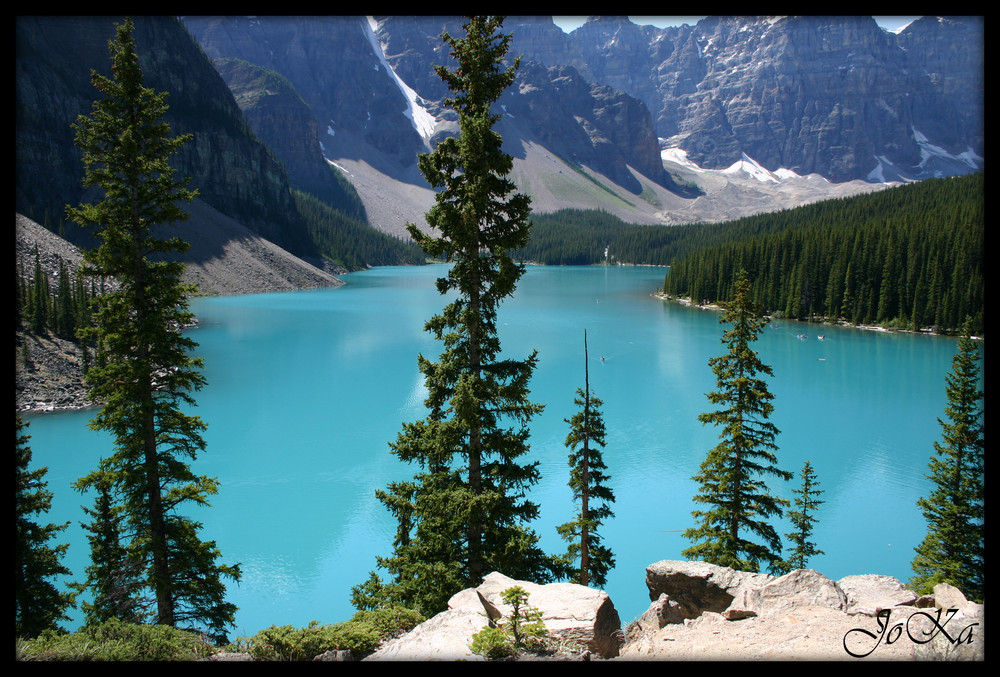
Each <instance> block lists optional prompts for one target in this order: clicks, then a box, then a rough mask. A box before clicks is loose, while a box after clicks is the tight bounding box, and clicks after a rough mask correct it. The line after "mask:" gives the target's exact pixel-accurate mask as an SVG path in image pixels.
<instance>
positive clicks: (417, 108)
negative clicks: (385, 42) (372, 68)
mask: <svg viewBox="0 0 1000 677" xmlns="http://www.w3.org/2000/svg"><path fill="white" fill-rule="evenodd" d="M367 19H368V21H366V22H364V31H365V37H366V38H368V42H369V44H371V46H372V51H373V52H374V53H375V56H377V57H378V59H379V61H380V62H381V63H382V67H383V68H385V71H386V73H388V74H389V75H390V76H391V77H392V79H393V82H395V83H396V86H397V87H399V91H401V92H402V93H403V96H404V97H405V98H406V103H407V108H406V110H405V111H403V114H404V115H406V117H408V118H409V119H410V123H411V124H412V125H413V128H414V129H415V130H417V133H418V134H420V136H421V138H422V139H423V140H424V143H425V144H426V145H427V147H428V149H430V140H431V137H432V136H433V135H434V127H435V126H436V125H437V119H436V118H435V117H434V116H433V115H432V114H431V113H430V112H428V111H427V109H426V108H424V107H423V105H422V102H423V99H421V98H420V96H419V95H418V94H417V93H416V92H415V91H413V89H412V88H411V87H410V86H409V85H407V84H406V83H405V82H403V80H402V78H400V77H399V76H398V75H397V74H396V71H395V70H393V68H392V66H390V65H389V61H388V60H387V59H386V58H385V52H383V51H382V45H381V44H379V41H378V38H376V37H375V28H376V27H377V25H378V24H377V22H376V20H375V18H374V17H371V16H369V17H367Z"/></svg>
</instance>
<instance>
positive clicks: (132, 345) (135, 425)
mask: <svg viewBox="0 0 1000 677" xmlns="http://www.w3.org/2000/svg"><path fill="white" fill-rule="evenodd" d="M132 30H133V24H132V21H131V20H130V19H126V20H125V22H124V23H123V24H121V25H118V26H116V36H117V37H116V39H115V40H112V41H110V43H109V47H110V52H111V61H112V67H111V70H112V77H111V78H108V77H105V76H102V75H100V74H99V73H97V72H96V71H92V73H91V82H92V83H93V84H94V86H95V87H96V88H97V89H98V90H100V91H101V92H102V93H103V94H104V95H105V98H103V99H99V100H97V101H95V102H94V105H93V110H92V115H91V116H90V117H87V116H83V115H81V116H79V117H78V118H77V121H76V124H75V125H74V128H75V129H76V132H77V135H76V142H77V145H78V146H79V147H80V148H81V149H82V150H83V162H84V170H85V171H84V181H83V183H84V186H85V187H88V188H89V187H92V186H97V187H99V188H100V189H101V190H102V191H103V199H101V200H100V201H99V202H96V203H92V204H81V205H80V206H79V207H76V208H73V207H68V208H67V212H68V214H69V216H70V217H71V218H72V219H73V220H75V221H76V222H78V223H79V224H80V225H82V226H89V225H91V224H94V225H96V226H97V236H98V238H99V240H100V245H99V246H98V247H97V248H96V249H94V250H91V251H88V252H86V253H85V256H84V270H85V272H86V274H88V275H90V276H93V277H96V278H99V279H101V280H104V279H114V280H115V281H116V282H117V284H118V288H117V289H116V290H114V291H111V292H109V293H106V294H103V295H101V296H99V297H97V298H96V299H95V300H94V314H93V320H94V322H95V323H96V326H95V327H92V328H87V329H86V330H84V336H85V337H87V338H95V339H96V345H97V354H96V363H95V364H93V365H92V366H91V367H90V368H89V369H88V371H87V377H86V378H87V384H88V385H89V387H90V393H91V396H92V397H93V398H94V399H95V400H96V401H99V402H103V403H104V404H103V407H102V409H101V410H100V412H99V413H98V414H97V416H96V417H95V418H94V419H93V420H92V422H91V427H92V428H94V429H98V430H106V431H108V432H109V433H110V434H111V435H112V436H113V437H114V440H115V451H114V453H113V454H112V455H111V456H109V457H107V458H105V459H103V460H102V461H101V464H100V467H99V469H98V470H97V471H95V472H93V473H91V474H90V475H88V476H86V477H84V478H82V479H81V480H80V481H79V483H78V486H79V488H81V489H87V488H89V487H95V488H96V487H98V485H99V483H101V482H109V483H110V489H109V490H110V491H111V494H112V496H113V497H114V499H115V501H117V502H118V503H116V505H119V506H120V507H121V510H122V512H123V514H124V515H125V520H126V523H127V525H128V531H129V534H130V540H129V543H128V544H127V547H128V549H129V558H130V559H131V560H132V561H134V562H141V566H142V568H143V571H144V578H143V586H144V587H145V589H146V590H145V591H146V594H147V595H149V596H151V597H152V599H153V600H154V604H155V608H156V611H155V614H154V616H153V620H154V621H155V622H156V623H157V624H161V625H171V626H175V627H180V626H181V624H183V623H188V622H190V623H192V626H193V627H198V626H202V627H206V628H207V630H208V633H209V634H210V635H211V636H212V637H213V638H215V639H222V638H224V637H225V631H224V628H225V627H226V626H227V625H231V624H232V623H233V617H234V613H235V607H234V606H233V605H232V604H228V603H226V602H225V601H224V588H223V587H222V584H221V582H220V579H221V578H222V577H226V578H231V579H233V580H238V578H239V568H238V566H224V565H220V564H218V563H216V561H215V559H216V556H217V555H218V551H217V550H215V547H214V542H207V543H200V542H197V543H195V542H194V541H192V539H193V538H195V540H196V537H195V536H194V532H196V531H197V530H198V528H200V525H199V524H198V523H197V522H194V521H192V520H190V519H189V518H186V517H181V516H179V515H178V514H177V511H178V509H179V508H180V507H183V506H193V505H204V504H206V503H207V498H206V497H207V496H208V495H210V494H213V493H215V492H216V491H217V483H216V481H215V480H214V479H212V478H208V477H200V476H196V475H195V474H194V473H193V472H192V471H191V468H190V465H189V463H188V462H187V460H188V459H190V460H193V459H195V458H196V457H197V455H198V453H199V452H201V451H203V450H204V447H205V443H204V440H203V438H202V430H204V428H205V424H204V423H203V422H202V421H201V419H200V418H198V417H196V416H192V415H189V414H187V413H185V412H183V411H182V409H181V407H182V405H189V406H193V405H194V404H195V402H194V398H193V396H192V391H195V390H198V389H200V388H201V387H202V385H203V384H204V377H203V376H202V374H201V366H202V365H201V360H200V359H199V358H194V357H192V356H191V355H190V352H191V351H192V350H193V348H194V347H195V345H196V344H195V343H194V342H193V341H192V340H191V339H190V338H188V337H185V336H184V335H183V334H182V328H183V327H184V326H186V325H188V324H190V322H191V320H192V314H191V312H190V311H189V310H188V302H187V297H188V295H189V294H190V293H191V292H192V290H193V288H192V287H191V286H189V285H185V284H182V283H181V282H180V275H181V273H182V271H183V269H184V266H183V264H182V263H180V262H178V261H176V260H173V261H172V260H169V258H168V256H167V255H171V254H177V253H181V252H183V251H185V250H186V249H187V246H188V245H187V243H185V242H183V241H182V240H180V239H179V238H177V237H171V238H167V239H161V238H157V237H156V236H155V235H154V234H153V229H154V227H156V226H161V225H162V226H165V225H168V224H173V223H175V222H177V221H179V220H182V219H184V218H186V217H187V215H186V213H185V212H184V211H183V210H182V209H181V207H180V205H179V204H178V203H180V202H188V201H190V200H191V199H192V198H193V197H194V195H195V193H194V192H193V191H190V190H188V189H187V188H186V184H187V180H186V179H185V180H176V179H175V178H174V170H173V168H172V167H171V166H170V164H169V158H170V157H171V156H172V155H173V154H174V153H175V152H176V151H177V150H178V148H179V147H180V146H181V145H182V144H183V143H185V142H186V141H187V140H188V139H189V136H180V137H176V138H171V137H170V136H169V133H170V130H169V126H168V125H167V124H166V123H165V122H163V121H162V117H163V115H164V113H165V112H166V109H167V105H166V96H167V94H166V93H165V92H163V93H159V94H157V93H155V92H153V91H152V90H151V89H148V88H146V87H144V86H143V84H142V70H141V68H140V67H139V61H138V57H137V54H136V49H135V42H134V39H133V36H132ZM194 581H198V583H197V584H195V583H194ZM195 587H197V589H194V588H195ZM206 595H207V596H206Z"/></svg>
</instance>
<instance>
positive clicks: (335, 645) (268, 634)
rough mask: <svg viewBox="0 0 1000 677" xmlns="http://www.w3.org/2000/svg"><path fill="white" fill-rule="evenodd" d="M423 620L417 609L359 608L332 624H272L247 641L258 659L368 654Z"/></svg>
mask: <svg viewBox="0 0 1000 677" xmlns="http://www.w3.org/2000/svg"><path fill="white" fill-rule="evenodd" d="M423 620H424V618H423V616H421V615H420V614H419V613H417V612H416V611H411V610H410V609H403V608H399V607H388V608H381V609H371V610H366V611H359V612H357V613H356V614H354V616H352V617H351V620H349V621H345V622H343V623H335V624H332V625H330V624H328V625H320V624H319V622H318V621H311V622H310V623H309V625H308V626H307V627H305V628H294V627H292V626H291V625H282V626H274V625H272V626H271V627H269V628H267V629H266V630H261V631H260V632H258V633H257V634H256V635H254V636H253V637H251V638H250V639H249V640H247V641H246V644H247V646H246V650H247V652H248V653H249V654H250V655H251V657H253V659H254V660H258V661H311V660H312V659H313V658H315V657H316V656H319V655H320V654H322V653H325V652H327V651H335V650H338V649H339V650H342V651H343V650H346V651H350V652H351V653H352V654H354V655H355V656H364V655H366V654H370V653H372V652H373V651H375V649H377V648H378V646H379V644H380V643H381V642H382V641H384V640H385V639H388V638H390V637H394V636H396V635H399V634H401V633H403V632H406V631H408V630H411V629H412V628H414V627H416V626H417V625H418V624H419V623H420V622H421V621H423Z"/></svg>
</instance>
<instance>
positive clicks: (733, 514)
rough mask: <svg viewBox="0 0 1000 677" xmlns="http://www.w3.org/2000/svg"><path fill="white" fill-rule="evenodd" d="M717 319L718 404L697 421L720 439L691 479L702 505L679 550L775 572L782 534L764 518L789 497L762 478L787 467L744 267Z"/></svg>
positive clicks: (759, 320)
mask: <svg viewBox="0 0 1000 677" xmlns="http://www.w3.org/2000/svg"><path fill="white" fill-rule="evenodd" d="M720 322H722V323H728V324H730V325H732V328H731V329H729V330H727V331H725V332H724V333H723V336H722V343H723V345H725V346H727V347H728V352H727V353H726V354H725V355H721V356H719V357H713V358H712V359H710V360H709V362H708V363H709V365H710V366H711V367H712V371H713V372H715V379H716V385H717V388H718V389H717V390H715V391H714V392H711V393H708V399H709V401H710V402H711V403H712V404H715V405H719V407H720V408H719V409H717V410H716V411H713V412H709V413H705V414H700V415H699V416H698V420H699V421H701V422H702V423H703V424H707V423H711V424H713V425H716V426H719V427H720V428H721V429H722V432H721V433H720V434H719V438H720V439H721V442H719V444H718V445H716V446H715V447H714V448H713V449H712V450H711V451H709V452H708V456H707V457H706V458H705V461H704V462H703V463H702V464H701V470H700V472H699V473H698V474H696V475H695V476H694V477H693V479H694V480H695V481H696V482H698V483H699V485H700V489H699V493H698V494H697V495H695V497H694V501H695V502H696V503H700V504H704V505H706V506H708V508H707V509H705V510H695V511H693V512H692V515H693V516H694V518H695V520H696V522H697V523H698V526H696V527H694V528H691V529H687V530H686V531H685V532H684V537H685V538H687V539H689V540H691V541H693V542H694V543H695V544H694V545H692V546H691V547H690V548H687V549H686V550H684V551H683V553H682V554H683V555H684V556H685V557H687V558H688V559H695V560H702V561H705V562H709V563H711V564H717V565H720V566H726V567H730V568H733V569H738V570H741V571H752V572H757V571H759V570H760V565H761V564H766V565H767V566H768V568H769V569H770V570H771V571H774V572H780V571H781V570H782V569H783V565H782V559H781V539H780V537H779V536H778V533H777V531H775V529H774V527H773V526H772V525H771V524H769V523H768V522H767V518H769V517H779V518H780V517H781V515H782V508H783V507H786V506H787V505H788V501H787V500H785V499H782V498H779V497H775V496H772V495H771V494H770V493H769V491H768V488H767V485H766V483H765V481H764V478H765V477H766V476H774V477H778V478H779V479H783V480H786V481H787V480H789V479H791V477H792V473H790V472H787V471H785V470H781V469H780V468H778V466H777V458H776V456H775V453H774V452H775V451H776V450H777V445H776V444H775V442H774V440H775V438H776V437H777V435H778V432H779V431H778V429H777V427H776V426H775V425H774V424H773V423H771V422H770V421H769V420H768V418H769V417H770V415H771V413H772V412H773V410H774V405H773V404H772V403H771V400H773V399H774V396H773V395H772V394H771V393H770V392H769V391H768V389H767V383H766V382H765V381H764V380H763V378H762V375H767V376H771V375H772V372H771V368H770V367H769V366H767V365H766V364H764V363H763V362H761V361H760V358H759V357H758V356H757V352H756V351H754V350H753V349H752V348H751V345H752V344H753V342H754V341H756V340H757V337H758V335H759V334H760V332H761V331H762V330H763V327H764V325H765V324H766V323H767V321H766V319H765V318H763V317H761V316H760V315H759V314H758V313H757V312H756V311H755V310H754V308H753V306H752V303H751V297H750V282H749V279H748V277H747V273H746V271H745V270H743V271H740V273H739V275H738V276H737V280H736V287H735V293H734V295H733V301H732V302H731V303H730V304H729V305H728V306H727V308H726V311H725V313H724V314H723V315H722V319H721V320H720ZM752 537H758V538H759V539H761V540H763V543H761V542H758V541H755V540H750V539H751V538H752Z"/></svg>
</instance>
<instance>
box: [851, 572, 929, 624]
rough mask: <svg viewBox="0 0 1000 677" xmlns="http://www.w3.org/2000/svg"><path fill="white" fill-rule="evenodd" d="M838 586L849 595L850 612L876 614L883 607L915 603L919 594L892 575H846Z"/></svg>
mask: <svg viewBox="0 0 1000 677" xmlns="http://www.w3.org/2000/svg"><path fill="white" fill-rule="evenodd" d="M837 586H838V587H840V589H841V590H843V591H844V594H845V595H847V602H848V608H847V613H849V614H852V615H853V614H863V615H865V616H875V615H877V614H878V612H880V611H882V610H883V609H891V608H892V607H896V606H902V605H910V604H915V602H916V601H917V599H918V595H917V594H916V593H915V592H913V591H912V590H907V589H906V586H905V585H903V584H902V583H900V582H899V581H898V580H896V579H895V578H893V577H891V576H879V575H876V574H864V575H861V576H846V577H844V578H841V579H840V580H839V581H837Z"/></svg>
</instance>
